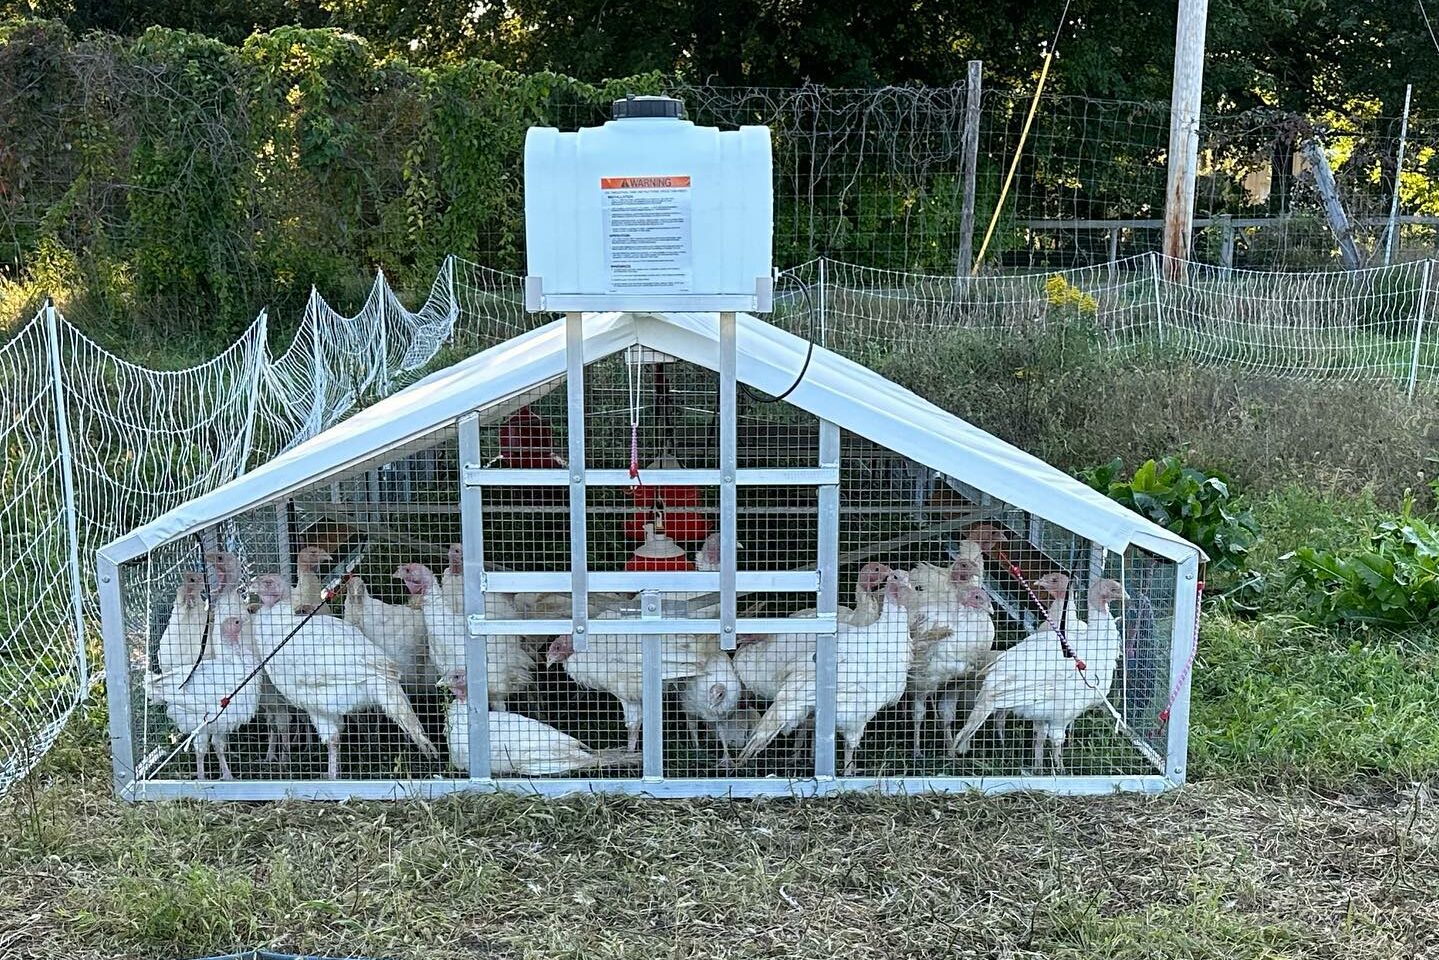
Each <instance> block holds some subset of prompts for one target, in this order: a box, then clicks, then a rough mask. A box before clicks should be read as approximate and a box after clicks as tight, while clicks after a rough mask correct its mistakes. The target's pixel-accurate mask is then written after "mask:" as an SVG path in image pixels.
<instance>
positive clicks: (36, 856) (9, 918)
mask: <svg viewBox="0 0 1439 960" xmlns="http://www.w3.org/2000/svg"><path fill="white" fill-rule="evenodd" d="M97 719H98V718H97V717H94V716H92V717H91V718H89V722H87V723H86V724H85V725H83V726H82V727H80V728H79V729H78V730H77V731H76V733H75V734H74V735H72V739H71V742H69V743H67V745H66V746H65V747H64V748H62V750H61V751H60V752H59V753H58V754H57V756H56V757H55V758H54V759H53V760H52V761H51V762H50V763H49V764H48V765H47V768H46V770H45V772H44V773H43V774H42V776H41V778H40V779H39V780H37V781H35V782H32V783H31V784H29V785H27V786H26V787H24V788H22V789H21V791H20V792H19V793H18V795H17V796H16V797H14V798H12V799H11V800H10V801H8V802H7V805H6V807H5V811H4V812H5V815H4V816H3V817H0V847H3V849H5V850H7V851H8V853H7V864H6V866H4V867H0V870H4V871H5V872H6V873H8V874H9V877H7V878H5V879H4V882H0V944H3V945H4V951H5V955H6V956H7V957H14V958H17V960H21V958H31V957H53V956H58V955H64V956H69V957H85V958H88V957H97V958H98V957H106V958H110V957H136V958H140V957H144V958H147V960H151V958H155V960H158V958H169V957H194V956H204V955H208V954H213V953H219V952H223V951H225V950H228V949H231V948H233V947H235V946H237V945H256V944H259V945H265V946H267V947H269V948H272V949H281V950H287V951H297V952H298V951H325V952H328V953H332V954H341V955H343V954H346V953H354V954H359V955H365V956H394V957H416V958H419V957H424V958H448V957H476V956H492V957H516V958H520V957H581V956H583V957H586V958H607V957H630V956H655V955H663V956H714V957H769V956H798V957H826V958H828V957H834V956H856V957H876V958H879V957H896V956H915V957H918V956H1014V957H1075V958H1078V957H1090V956H1113V957H1123V958H1135V960H1139V958H1155V960H1158V958H1171V957H1194V958H1210V957H1213V958H1231V957H1273V958H1280V957H1284V958H1288V957H1293V958H1300V957H1304V958H1322V957H1335V958H1338V957H1344V958H1346V960H1348V958H1355V957H1401V956H1415V955H1420V954H1421V953H1422V951H1423V949H1424V946H1425V945H1426V944H1428V945H1430V946H1432V945H1433V940H1432V938H1433V937H1434V936H1435V934H1434V931H1435V930H1439V874H1436V873H1435V871H1433V870H1432V868H1431V867H1432V857H1433V855H1434V853H1435V849H1434V836H1435V831H1436V828H1439V818H1436V816H1435V814H1434V812H1433V811H1432V810H1431V809H1430V808H1428V807H1427V806H1425V805H1423V804H1421V803H1419V802H1418V801H1417V799H1415V797H1405V796H1394V795H1390V796H1388V797H1384V798H1381V799H1374V798H1370V799H1368V800H1367V801H1366V802H1364V803H1362V804H1361V803H1359V802H1357V801H1356V800H1355V799H1353V798H1351V797H1338V798H1334V797H1325V796H1321V795H1319V794H1317V793H1314V792H1310V791H1307V790H1305V789H1303V788H1288V787H1286V788H1281V789H1280V791H1279V792H1278V793H1271V792H1267V791H1265V792H1260V791H1255V790H1249V789H1245V788H1242V787H1238V786H1234V785H1229V784H1225V783H1223V782H1222V781H1213V782H1209V783H1201V784H1198V785H1195V786H1191V787H1190V788H1188V789H1186V790H1184V791H1182V792H1179V793H1176V794H1170V795H1166V796H1163V797H1158V798H1143V797H1132V796H1121V797H1113V798H1096V799H1091V800H1063V799H1055V798H1047V797H1022V796H1014V797H1005V798H999V799H994V798H990V799H985V798H977V797H912V798H900V799H894V798H891V799H882V798H877V797H861V796H854V797H845V798H831V799H826V800H822V801H809V802H789V801H764V802H749V801H725V800H712V801H689V802H649V801H636V800H632V799H625V798H574V799H569V800H563V801H543V800H537V799H529V798H520V797H456V798H451V799H447V800H444V801H441V802H435V803H419V802H414V803H402V804H378V803H354V804H326V805H318V804H317V805H305V804H299V803H278V804H228V805H219V804H212V805H204V804H198V803H154V804H142V805H135V806H123V805H119V804H116V803H114V802H113V801H111V800H110V799H109V798H108V795H107V784H106V782H105V777H104V773H103V759H104V758H103V737H102V735H101V734H100V732H99V729H98V727H97V726H96V725H95V721H96V720H97ZM77 763H78V764H79V766H80V769H76V768H75V766H74V765H75V764H77ZM1426 937H1427V938H1430V939H1429V940H1425V938H1426Z"/></svg>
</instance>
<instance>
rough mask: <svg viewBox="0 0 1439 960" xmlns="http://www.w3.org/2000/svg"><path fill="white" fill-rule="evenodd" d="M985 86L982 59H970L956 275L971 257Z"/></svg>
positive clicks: (961, 274) (965, 270)
mask: <svg viewBox="0 0 1439 960" xmlns="http://www.w3.org/2000/svg"><path fill="white" fill-rule="evenodd" d="M983 85H984V61H983V60H971V61H969V77H968V79H967V80H966V81H965V86H964V137H963V139H962V141H961V143H960V152H961V154H962V155H963V157H964V159H963V160H962V161H961V162H962V163H963V164H964V166H963V170H964V197H963V203H962V205H961V206H960V208H959V253H958V255H957V256H956V257H955V268H954V273H955V276H958V277H967V276H969V270H970V267H971V263H970V261H971V260H972V259H973V258H974V180H975V175H976V174H977V173H978V166H979V111H980V103H979V97H980V92H981V90H982V89H983Z"/></svg>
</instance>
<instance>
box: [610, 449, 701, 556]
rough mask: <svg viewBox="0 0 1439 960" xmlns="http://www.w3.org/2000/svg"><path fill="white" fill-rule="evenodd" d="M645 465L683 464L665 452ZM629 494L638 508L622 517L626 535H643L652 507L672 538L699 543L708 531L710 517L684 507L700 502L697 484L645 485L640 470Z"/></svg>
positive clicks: (673, 466)
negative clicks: (662, 515)
mask: <svg viewBox="0 0 1439 960" xmlns="http://www.w3.org/2000/svg"><path fill="white" fill-rule="evenodd" d="M645 469H646V470H683V469H684V465H683V464H681V463H680V462H679V461H678V460H676V459H675V458H674V457H672V456H670V455H669V454H666V455H665V456H663V457H660V458H659V459H657V460H654V461H653V462H651V463H650V465H649V466H647V467H645ZM630 496H631V497H633V498H634V501H635V506H636V507H638V508H639V509H638V510H636V511H635V513H634V515H633V516H631V517H630V518H629V519H628V520H627V521H625V535H626V536H628V537H629V538H630V539H631V540H643V539H645V524H647V523H649V522H650V519H651V517H652V516H653V514H654V512H655V511H660V512H662V513H663V514H664V520H663V522H662V524H661V526H660V529H661V531H662V532H663V533H664V534H666V535H667V536H668V537H669V538H670V539H672V540H678V541H679V542H681V543H698V542H699V541H701V540H703V539H704V538H705V537H707V536H709V535H710V521H709V518H708V517H706V516H705V515H704V514H702V513H698V512H696V511H695V510H694V509H686V508H694V507H698V506H699V505H700V491H699V487H694V486H689V485H679V486H667V487H663V486H662V487H655V486H648V485H646V484H645V483H644V473H643V472H641V473H640V483H639V485H637V486H634V487H631V488H630Z"/></svg>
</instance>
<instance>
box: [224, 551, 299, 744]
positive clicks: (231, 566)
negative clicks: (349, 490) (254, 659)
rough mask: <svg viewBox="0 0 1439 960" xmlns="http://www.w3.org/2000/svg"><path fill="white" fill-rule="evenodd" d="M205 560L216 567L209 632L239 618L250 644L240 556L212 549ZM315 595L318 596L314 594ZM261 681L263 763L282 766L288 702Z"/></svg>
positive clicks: (251, 627)
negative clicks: (264, 738)
mask: <svg viewBox="0 0 1439 960" xmlns="http://www.w3.org/2000/svg"><path fill="white" fill-rule="evenodd" d="M205 562H206V563H208V564H209V565H210V566H211V567H213V568H214V569H215V596H214V602H213V603H212V604H211V623H212V626H211V631H212V632H213V633H216V634H218V631H219V625H220V624H221V623H222V622H224V621H225V620H227V619H229V618H230V617H239V618H240V622H241V624H242V626H241V630H242V631H243V632H244V638H243V640H244V643H245V644H247V645H253V644H254V639H255V629H254V624H253V622H252V621H251V619H250V607H249V600H250V597H249V589H248V588H247V587H246V585H245V584H244V583H243V582H242V580H241V577H240V558H239V557H237V556H235V555H234V554H233V553H231V552H230V551H228V550H212V551H210V552H208V553H206V554H205ZM317 596H318V595H317ZM257 682H258V683H259V684H260V707H259V713H260V716H261V717H263V718H264V720H265V726H266V728H267V729H268V734H267V738H266V750H265V762H266V763H278V764H281V765H282V766H283V765H284V764H287V763H288V762H289V760H290V727H291V716H290V714H291V710H290V704H289V703H287V702H286V701H285V698H284V697H282V696H280V691H278V690H276V689H275V685H274V684H273V683H271V682H270V679H269V677H267V676H265V675H264V674H263V673H262V674H261V675H260V677H259V679H258V681H257Z"/></svg>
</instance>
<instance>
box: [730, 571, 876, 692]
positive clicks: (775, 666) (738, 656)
mask: <svg viewBox="0 0 1439 960" xmlns="http://www.w3.org/2000/svg"><path fill="white" fill-rule="evenodd" d="M890 572H891V571H890V569H889V567H887V566H885V565H884V564H882V563H874V562H870V563H866V564H865V565H864V566H863V567H861V568H860V570H859V576H858V577H856V579H855V584H854V608H853V609H852V610H844V611H843V612H840V611H837V613H839V616H838V618H837V619H838V620H839V622H840V623H842V624H849V625H850V626H859V627H862V626H867V625H869V624H871V623H874V622H875V620H877V619H879V611H880V609H881V602H880V596H881V595H882V594H883V590H882V587H883V586H884V582H885V580H886V578H888V577H889V575H890ZM814 614H815V610H814V608H810V609H808V610H801V611H799V612H798V613H796V614H795V615H794V616H795V617H796V618H801V619H802V618H804V617H812V616H814ZM735 648H736V649H735V654H734V661H733V662H734V668H735V672H736V673H737V674H739V678H740V682H741V683H742V684H743V685H744V686H745V688H746V689H748V690H750V691H751V692H753V693H754V695H755V696H757V697H759V698H760V699H762V700H773V699H774V698H775V696H776V694H777V693H778V692H779V688H780V685H781V684H783V683H784V680H785V677H787V676H788V675H789V672H790V670H791V669H793V667H794V665H795V664H796V663H798V662H800V661H802V660H808V661H810V662H811V663H813V658H814V634H812V633H774V634H765V635H759V636H754V635H745V636H741V637H739V638H738V639H737V641H736V643H735Z"/></svg>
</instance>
